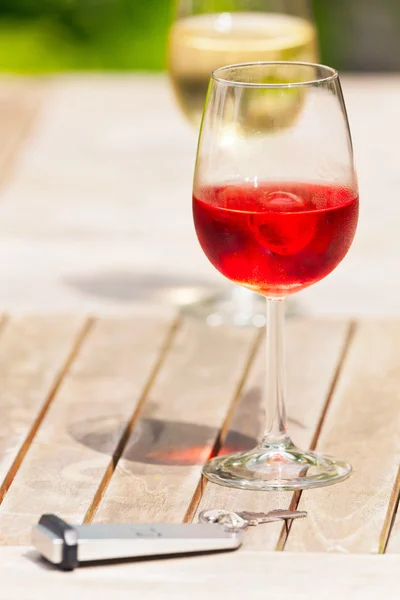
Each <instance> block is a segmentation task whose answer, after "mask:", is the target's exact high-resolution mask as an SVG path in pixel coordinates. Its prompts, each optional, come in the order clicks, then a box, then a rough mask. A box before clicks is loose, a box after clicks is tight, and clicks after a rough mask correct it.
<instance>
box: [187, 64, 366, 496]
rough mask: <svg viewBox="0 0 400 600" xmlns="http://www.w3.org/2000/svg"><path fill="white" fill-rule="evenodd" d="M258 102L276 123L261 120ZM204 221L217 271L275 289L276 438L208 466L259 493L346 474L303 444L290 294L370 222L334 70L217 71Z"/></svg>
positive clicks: (270, 388)
mask: <svg viewBox="0 0 400 600" xmlns="http://www.w3.org/2000/svg"><path fill="white" fill-rule="evenodd" d="M294 92H299V93H297V94H296V93H294ZM254 98H255V99H256V103H258V106H259V109H258V110H259V111H260V115H261V116H262V112H264V114H265V115H267V117H266V120H268V119H269V120H270V121H271V122H272V126H271V127H270V126H269V127H263V126H260V125H259V126H258V127H254V119H253V110H254V103H253V102H252V100H253V99H254ZM260 98H262V99H263V100H262V101H261V100H260ZM270 98H272V99H273V101H274V103H275V104H274V111H272V112H271V106H272V103H271V101H269V100H270ZM287 98H290V99H291V103H292V105H291V110H290V111H289V113H290V115H289V113H288V118H287V119H286V121H285V122H284V123H283V122H282V120H281V115H280V114H279V110H277V109H279V102H283V104H284V106H285V107H288V106H289V105H290V102H287ZM289 117H290V118H289ZM274 119H277V120H278V121H279V126H275V122H274ZM266 120H264V121H263V120H262V118H261V120H260V123H261V122H266ZM193 218H194V224H195V228H196V232H197V236H198V239H199V242H200V245H201V247H202V249H203V251H204V253H205V254H206V256H207V257H208V259H209V260H210V262H211V263H212V264H213V265H214V267H215V268H217V269H218V271H220V272H221V273H222V274H223V275H224V276H225V277H227V278H228V279H230V280H231V281H234V282H235V283H237V284H239V285H240V286H243V287H246V288H248V289H250V290H252V291H255V292H257V293H259V294H260V295H262V296H264V297H266V298H267V307H268V310H267V373H266V375H267V376H266V386H265V396H266V405H267V423H266V429H265V435H264V438H263V440H262V442H261V443H260V444H259V446H257V448H255V449H254V450H252V451H250V452H246V453H239V454H235V455H230V456H223V457H216V458H214V459H212V460H211V461H210V462H209V463H207V465H206V466H205V468H204V474H205V475H206V476H207V477H208V478H209V479H210V480H211V481H214V482H216V483H222V484H224V485H229V486H232V487H241V488H245V489H258V490H259V489H265V490H273V489H293V490H295V489H304V488H312V487H319V486H322V485H330V484H332V483H335V482H337V481H340V480H342V479H344V478H346V477H347V476H348V475H349V474H350V472H351V467H350V465H349V464H347V463H346V462H343V461H340V460H337V459H335V458H332V457H328V456H325V455H321V454H317V453H314V452H311V451H303V450H300V449H299V448H297V447H296V446H295V445H294V444H293V442H292V441H291V439H290V437H289V436H288V434H287V431H286V414H285V375H284V338H283V325H284V303H283V300H284V298H285V297H286V296H288V295H291V294H293V293H295V292H297V291H299V290H302V289H304V288H305V287H308V286H310V285H313V284H314V283H316V282H318V281H320V280H321V279H323V278H324V277H326V276H327V275H328V274H329V273H330V272H331V271H332V270H333V269H335V268H336V267H337V265H338V264H339V263H340V262H341V261H342V260H343V258H344V257H345V255H346V254H347V252H348V250H349V248H350V246H351V243H352V241H353V238H354V235H355V232H356V227H357V222H358V185H357V177H356V172H355V169H354V162H353V150H352V143H351V137H350V131H349V125H348V120H347V115H346V110H345V104H344V100H343V95H342V90H341V86H340V81H339V76H338V73H337V72H336V71H335V70H334V69H331V68H330V67H325V66H322V65H318V64H312V63H298V62H295V63H289V62H264V63H263V62H258V63H248V64H239V65H231V66H227V67H222V68H220V69H217V70H216V71H214V73H213V75H212V78H211V82H210V86H209V90H208V94H207V100H206V105H205V109H204V117H203V122H202V127H201V132H200V138H199V146H198V153H197V160H196V169H195V176H194V184H193Z"/></svg>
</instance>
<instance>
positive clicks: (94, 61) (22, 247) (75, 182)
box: [0, 0, 400, 322]
mask: <svg viewBox="0 0 400 600" xmlns="http://www.w3.org/2000/svg"><path fill="white" fill-rule="evenodd" d="M178 5H179V7H180V10H179V11H178V12H177V6H178ZM250 5H252V6H256V7H257V8H258V7H259V11H265V13H267V12H268V11H269V10H270V8H269V7H272V8H271V11H272V12H274V11H275V12H281V13H285V15H286V17H288V16H289V19H287V18H286V20H285V19H284V20H282V15H281V17H280V18H279V19H278V21H276V19H275V20H274V19H273V18H272V19H271V20H269V18H268V17H266V16H265V15H264V16H265V18H263V19H262V18H260V17H257V20H256V22H254V21H252V27H250V30H249V29H248V25H247V26H246V27H247V29H246V28H245V29H244V34H243V40H242V41H243V42H244V48H247V50H246V52H250V54H246V57H247V60H260V58H261V59H262V60H271V57H270V54H269V52H270V50H271V47H272V50H273V52H275V49H276V47H275V46H274V45H273V44H274V43H275V41H274V40H275V37H274V36H276V37H277V38H278V41H279V36H281V39H283V40H284V43H283V46H282V44H281V41H279V44H278V45H277V47H278V48H280V49H282V48H283V50H282V54H279V53H278V54H277V55H276V56H275V54H273V55H272V57H273V59H274V60H276V59H277V58H278V59H283V60H285V59H286V60H321V62H323V63H325V64H330V65H332V66H334V67H336V68H338V69H340V70H341V71H342V74H343V77H342V83H343V88H344V93H345V98H346V104H347V109H348V113H349V117H350V122H351V128H352V133H353V141H354V147H355V155H356V164H357V169H358V174H359V181H360V196H361V199H362V211H361V220H360V226H359V230H358V233H357V236H356V240H355V242H354V245H353V248H352V250H351V252H350V253H349V256H348V257H347V258H346V260H345V261H344V262H343V264H342V265H340V267H339V268H338V269H336V270H335V272H334V273H333V274H332V275H331V276H330V277H328V278H326V279H325V280H324V281H322V282H321V283H320V284H319V285H317V286H312V287H311V288H309V289H308V290H304V292H301V295H300V294H299V299H298V300H297V297H296V302H297V303H298V306H300V307H301V311H303V312H304V313H308V314H319V315H327V314H329V315H331V314H341V315H342V314H346V315H360V314H366V315H370V314H379V315H381V314H399V311H400V309H399V303H398V298H399V295H400V279H399V278H398V277H393V276H392V274H393V273H396V272H398V262H399V256H400V240H399V236H398V219H400V214H399V217H398V218H397V212H398V202H397V190H398V189H399V187H400V174H399V169H398V159H397V140H398V139H399V137H400V121H399V119H398V108H397V107H398V106H399V103H400V77H399V75H398V74H397V72H398V71H399V70H400V1H399V0H379V1H378V0H312V9H313V13H314V18H315V23H316V28H317V33H318V39H319V48H320V53H319V52H318V49H317V45H316V44H315V40H316V37H317V36H316V35H315V29H314V27H313V25H312V24H311V25H310V21H308V20H307V17H308V16H309V13H308V0H180V2H179V3H178V2H175V1H174V0H0V73H1V75H2V77H1V78H0V79H1V81H0V139H1V144H0V192H1V197H0V200H1V201H0V256H1V257H2V260H0V306H1V307H2V308H5V309H8V310H21V311H24V310H28V309H29V310H32V309H35V310H50V309H51V310H53V309H54V308H56V309H57V310H64V309H65V310H67V311H70V310H75V309H76V310H89V311H110V312H114V311H115V310H117V311H118V312H120V311H121V310H125V309H126V310H127V311H129V310H131V307H132V304H133V303H135V302H142V303H143V304H144V305H146V307H147V306H150V304H151V303H152V302H153V301H154V300H155V301H156V302H158V301H160V302H161V303H163V304H164V302H166V303H169V304H173V305H174V306H176V305H178V306H181V305H183V306H186V305H188V306H189V305H193V303H195V302H196V301H198V300H200V301H202V299H203V298H208V296H209V294H210V293H212V294H214V292H215V293H216V292H218V294H219V293H220V292H219V290H220V289H221V290H222V291H221V294H222V295H224V294H225V293H226V294H228V292H229V294H232V293H233V291H232V290H233V288H229V289H228V283H227V282H226V281H225V280H224V279H223V278H222V277H221V276H220V274H219V273H218V272H217V271H216V270H215V269H214V268H213V267H212V266H211V265H210V264H209V262H208V260H207V259H206V257H205V256H204V254H203V252H202V251H201V249H200V247H199V245H198V242H197V240H196V236H195V233H194V230H193V220H192V214H191V202H190V199H191V188H192V178H193V165H194V155H195V151H196V140H197V134H198V126H199V119H200V114H201V110H202V107H203V103H204V97H205V93H206V88H207V83H208V78H209V73H210V71H211V70H212V68H215V66H220V64H227V63H228V62H230V63H232V62H241V61H242V60H243V59H242V49H241V46H240V44H238V43H237V37H235V36H234V35H233V33H232V35H231V34H229V35H227V34H226V33H227V30H226V25H227V24H226V23H225V20H226V19H225V17H224V14H222V15H220V16H221V19H219V18H217V19H216V20H215V25H216V26H218V27H221V29H218V27H217V29H216V30H215V31H217V33H215V31H214V29H213V28H210V27H208V28H207V27H206V28H205V29H201V28H200V30H199V31H200V33H199V31H198V30H197V29H196V27H197V26H195V25H196V23H200V22H203V23H206V21H202V19H203V15H202V14H201V15H200V20H196V19H197V18H198V16H199V14H198V13H199V12H200V13H225V12H228V13H229V12H230V11H231V12H233V11H234V9H235V8H236V9H237V10H239V12H243V11H242V9H241V8H240V9H239V8H238V6H240V7H242V6H243V7H247V6H250ZM244 12H246V11H244ZM176 15H178V16H179V19H176V20H175V21H174V16H176ZM192 15H194V20H191V19H192ZM205 16H207V15H205ZM217 16H218V15H217ZM293 16H295V17H305V19H302V18H300V20H299V19H297V20H296V19H295V20H294V21H293ZM186 17H188V19H186ZM224 19H225V20H224ZM239 21H240V19H239ZM274 23H275V24H277V23H278V24H280V25H279V27H280V28H281V29H279V27H276V26H275V25H274ZM296 23H297V25H296ZM190 24H192V25H190ZM264 25H265V26H268V27H269V26H271V27H272V29H271V32H272V33H271V36H270V37H271V40H269V37H268V35H265V34H264V29H263V27H264ZM171 26H172V28H171ZM224 27H225V29H224ZM286 27H288V29H286ZM228 29H229V28H228ZM169 31H171V35H170V36H169V40H170V42H169V46H170V48H169V57H170V59H169V74H170V78H167V76H166V69H167V38H168V33H169ZM232 31H234V28H232ZM249 31H250V33H249ZM260 31H261V33H260ZM221 32H222V34H223V35H225V37H226V48H227V50H226V53H225V50H224V52H223V53H222V55H221V54H219V53H218V52H219V49H218V47H215V46H214V41H213V36H214V34H215V35H216V36H217V35H218V36H220V33H221ZM203 34H204V35H203ZM256 34H257V35H259V37H260V36H261V37H260V39H261V41H262V43H264V40H265V42H266V46H265V48H264V47H263V46H262V49H263V52H264V53H261V54H260V52H259V48H260V46H257V44H253V39H254V35H256ZM199 40H200V41H199ZM293 40H295V41H294V42H293ZM270 43H271V44H272V46H270ZM224 44H225V42H224ZM285 44H286V45H285ZM204 48H205V50H204ZM223 48H225V46H223ZM193 49H195V50H196V52H197V50H198V49H200V50H201V52H200V54H201V56H200V54H198V55H194V54H191V51H192V50H193ZM214 50H215V52H214ZM217 50H218V52H217ZM243 52H244V50H243ZM293 52H295V53H294V54H293ZM243 55H244V54H243ZM228 59H229V60H228ZM208 61H209V62H208ZM214 61H216V62H214ZM343 72H344V73H343ZM53 73H55V74H58V73H60V76H58V75H56V76H54V77H53V76H50V77H47V74H53ZM15 75H17V76H15ZM20 75H23V76H20ZM25 75H28V77H25ZM37 75H39V76H37ZM171 81H172V83H173V85H171ZM173 92H175V94H174V93H173ZM184 115H185V116H186V117H187V119H186V120H185V119H184V118H183V116H184ZM189 124H191V125H192V127H190V125H189ZM383 186H384V189H385V201H382V202H381V201H379V209H378V208H377V198H378V199H379V200H380V199H381V197H382V194H383V192H382V189H383ZM377 210H379V214H378V213H377ZM388 239H390V240H391V242H392V243H393V244H395V248H394V249H392V250H390V251H388V245H387V240H388ZM397 240H399V241H397ZM354 273H357V277H354ZM222 288H223V289H222ZM27 290H29V293H27ZM236 292H237V290H236ZM218 294H217V295H218ZM218 297H219V296H218ZM223 298H225V296H223ZM229 302H231V297H229ZM246 302H247V301H246ZM224 306H225V308H224V309H223V310H225V311H226V313H225V314H227V310H228V309H227V308H226V304H225V305H224ZM247 306H248V305H247V304H246V307H247ZM207 310H208V309H207ZM213 310H214V309H213ZM253 310H254V314H256V311H257V310H258V309H257V307H255V308H254V309H253V308H251V309H250V308H246V311H247V313H248V314H253V313H252V312H251V311H253ZM235 311H236V308H234V310H233V312H234V313H235ZM240 312H241V314H242V313H243V312H244V311H243V310H242V309H241V310H240ZM236 313H237V311H236ZM262 313H264V306H262ZM218 314H220V313H218ZM256 316H257V315H256ZM253 322H254V321H253Z"/></svg>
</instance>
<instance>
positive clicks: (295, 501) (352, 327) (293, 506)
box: [276, 321, 357, 552]
mask: <svg viewBox="0 0 400 600" xmlns="http://www.w3.org/2000/svg"><path fill="white" fill-rule="evenodd" d="M356 330H357V323H356V322H355V321H350V323H349V328H348V331H347V335H346V340H345V343H344V344H343V349H342V353H341V356H340V358H339V361H338V364H337V367H336V370H335V372H334V375H333V377H332V382H331V385H330V387H329V390H328V393H327V396H326V402H325V405H324V407H323V409H322V412H321V416H320V418H319V421H318V424H317V427H316V430H315V433H314V436H313V439H312V442H311V444H310V450H315V449H316V447H317V444H318V439H319V437H320V435H321V431H322V428H323V426H324V422H325V419H326V415H327V413H328V410H329V406H330V404H331V401H332V397H333V394H334V392H335V389H336V386H337V383H338V381H339V378H340V375H341V373H342V371H343V366H344V364H345V362H346V358H347V356H348V354H349V350H350V347H351V343H352V341H353V339H354V336H355V334H356ZM301 494H302V491H301V490H299V491H296V492H294V493H293V496H292V499H291V501H290V504H289V510H297V507H298V505H299V502H300V498H301ZM291 525H292V521H291V522H287V521H285V523H284V524H283V525H282V529H281V533H280V536H279V539H278V543H277V545H276V550H277V551H278V552H279V551H283V550H284V549H285V544H286V541H287V539H288V536H289V533H290V529H291Z"/></svg>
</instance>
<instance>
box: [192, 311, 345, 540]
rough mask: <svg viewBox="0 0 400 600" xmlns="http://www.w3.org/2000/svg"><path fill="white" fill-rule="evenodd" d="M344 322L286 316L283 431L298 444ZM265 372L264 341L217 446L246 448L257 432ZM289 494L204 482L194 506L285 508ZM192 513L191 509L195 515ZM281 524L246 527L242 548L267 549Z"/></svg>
mask: <svg viewBox="0 0 400 600" xmlns="http://www.w3.org/2000/svg"><path fill="white" fill-rule="evenodd" d="M348 332H349V324H348V323H346V322H344V321H318V320H315V321H310V320H302V319H290V320H288V322H287V337H288V340H287V341H288V344H287V366H288V374H287V378H288V406H287V408H288V415H289V433H290V435H291V436H292V438H293V440H294V441H295V443H296V444H298V445H299V446H300V447H303V448H309V447H310V446H311V445H312V442H313V437H314V434H315V432H316V429H317V427H318V423H319V419H320V417H321V414H322V412H323V410H324V406H325V402H326V398H327V395H328V393H329V390H330V386H331V385H332V381H333V379H334V377H335V372H336V369H337V366H338V364H339V362H340V357H341V355H342V353H343V350H344V348H345V345H346V339H347V336H348ZM264 377H265V353H264V345H263V347H262V349H261V352H260V353H259V356H258V357H257V361H256V362H255V365H254V369H252V371H251V373H250V376H249V378H248V381H247V383H246V386H245V387H244V389H243V393H242V395H241V398H240V401H239V403H238V406H237V409H236V412H235V414H234V417H233V420H232V424H231V427H230V431H229V433H228V436H227V438H226V441H225V444H224V445H223V447H222V450H221V451H222V452H223V453H225V452H232V451H237V450H242V449H243V450H245V449H249V448H251V447H252V446H254V445H255V440H256V439H260V437H262V433H263V425H264V409H263V405H262V397H261V396H262V389H263V385H264ZM292 500H293V497H292V494H291V493H289V492H279V493H272V492H269V493H267V492H254V491H244V490H243V491H242V490H236V489H230V488H224V487H221V486H217V485H214V484H210V483H207V485H206V487H205V491H204V494H203V497H202V500H201V502H200V505H199V507H198V511H197V513H198V512H199V511H200V510H204V509H206V508H215V507H218V508H226V509H229V510H240V509H242V510H243V509H246V510H255V511H268V510H272V509H274V508H288V506H289V505H290V504H291V502H292ZM196 519H197V515H196V517H195V520H196ZM281 530H282V526H281V525H280V524H279V523H276V524H275V523H274V524H269V525H266V526H265V527H257V528H253V529H251V530H249V531H248V533H247V535H246V540H245V547H246V549H263V550H272V549H274V548H275V547H276V545H277V543H278V541H279V538H280V535H281Z"/></svg>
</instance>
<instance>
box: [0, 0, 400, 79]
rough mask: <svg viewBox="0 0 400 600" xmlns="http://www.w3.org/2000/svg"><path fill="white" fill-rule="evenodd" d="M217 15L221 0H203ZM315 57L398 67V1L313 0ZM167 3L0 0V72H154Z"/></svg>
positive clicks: (364, 66)
mask: <svg viewBox="0 0 400 600" xmlns="http://www.w3.org/2000/svg"><path fill="white" fill-rule="evenodd" d="M206 2H207V4H208V7H207V10H208V12H212V11H214V12H220V11H223V10H227V9H226V5H227V4H229V2H227V1H226V0H221V1H220V0H206ZM313 9H314V13H315V18H316V22H317V27H318V30H319V36H320V46H321V60H322V62H324V63H328V64H331V65H333V66H335V67H337V68H339V69H343V70H352V71H355V70H362V71H395V70H399V69H400V2H399V0H379V2H378V1H377V0H314V1H313ZM173 14H174V2H173V1H172V0H145V1H143V0H0V71H3V72H4V71H8V72H10V71H11V72H22V73H37V72H54V71H65V70H117V71H118V70H135V69H138V70H161V69H164V68H165V65H166V41H167V33H168V28H169V25H170V23H171V20H172V18H173Z"/></svg>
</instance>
